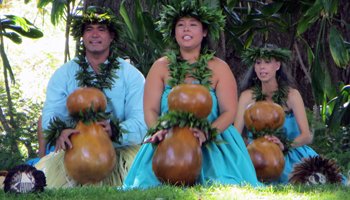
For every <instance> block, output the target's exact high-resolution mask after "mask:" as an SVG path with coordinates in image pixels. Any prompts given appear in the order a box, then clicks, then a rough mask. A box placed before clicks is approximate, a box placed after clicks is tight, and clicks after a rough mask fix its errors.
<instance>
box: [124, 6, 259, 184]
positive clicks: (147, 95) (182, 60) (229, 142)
mask: <svg viewBox="0 0 350 200" xmlns="http://www.w3.org/2000/svg"><path fill="white" fill-rule="evenodd" d="M161 17H162V18H161V21H160V23H159V29H160V31H161V32H162V33H163V36H164V37H165V38H164V39H165V41H172V42H173V44H174V46H175V48H174V51H171V52H169V53H168V54H167V55H166V56H164V57H162V58H160V59H158V60H157V61H156V62H155V63H154V64H153V66H152V68H151V69H150V71H149V73H148V75H147V78H146V84H145V92H144V113H145V121H146V123H147V125H148V127H149V128H151V127H154V126H155V124H156V123H157V120H158V119H159V116H162V115H164V114H166V113H167V112H168V105H167V98H168V95H169V93H170V91H171V89H172V88H173V87H174V86H176V85H178V84H181V83H195V84H201V85H204V86H207V87H208V88H209V90H210V94H211V97H212V101H213V105H212V110H211V113H210V115H209V116H208V118H207V119H208V121H210V123H211V127H213V128H216V129H217V130H218V132H219V134H218V135H217V136H216V137H215V141H221V142H220V143H218V142H215V141H211V140H210V141H209V140H208V141H207V140H206V138H208V135H206V134H207V133H204V132H203V131H201V130H199V129H197V128H193V129H192V131H193V134H194V136H195V137H196V138H198V140H199V144H203V143H205V144H203V145H202V146H201V150H202V155H203V159H202V168H201V171H200V175H199V177H198V178H197V180H196V184H202V185H210V184H215V183H218V184H239V185H241V184H242V185H243V184H250V185H253V186H258V185H261V183H260V182H259V181H258V180H257V177H256V173H255V170H254V166H253V164H252V161H251V160H250V157H249V154H248V151H247V149H246V147H245V144H244V141H243V139H242V137H241V135H240V134H239V133H238V132H237V130H236V129H235V128H234V127H233V126H232V122H233V118H234V116H235V113H236V106H237V88H236V81H235V78H234V75H233V74H232V72H231V69H230V67H229V66H228V65H227V64H226V63H225V62H224V61H222V60H220V59H219V58H217V57H215V56H214V53H213V52H210V51H208V50H206V44H205V40H206V38H207V37H212V38H213V39H217V38H218V36H219V31H220V30H222V27H223V25H224V18H223V16H222V14H221V12H220V11H217V10H214V9H209V8H207V7H205V6H201V5H197V4H196V3H195V1H184V2H182V3H181V4H178V5H174V6H173V5H168V6H166V7H164V10H163V12H162V14H161ZM198 72H199V73H198ZM167 133H168V130H167V129H163V130H158V131H156V133H155V134H153V135H152V136H150V137H148V138H147V139H146V140H145V143H144V144H143V145H142V146H141V148H140V150H139V152H138V154H137V155H136V158H135V160H134V163H133V165H132V167H131V169H130V171H129V173H128V175H127V177H126V179H125V181H124V184H123V188H124V189H131V188H142V189H144V188H149V187H155V186H159V185H161V184H162V183H161V182H160V181H159V180H158V178H157V177H156V176H155V174H154V172H153V170H152V158H153V154H154V152H155V150H156V147H154V144H153V143H156V142H161V141H162V140H163V138H164V136H165V135H166V134H167Z"/></svg>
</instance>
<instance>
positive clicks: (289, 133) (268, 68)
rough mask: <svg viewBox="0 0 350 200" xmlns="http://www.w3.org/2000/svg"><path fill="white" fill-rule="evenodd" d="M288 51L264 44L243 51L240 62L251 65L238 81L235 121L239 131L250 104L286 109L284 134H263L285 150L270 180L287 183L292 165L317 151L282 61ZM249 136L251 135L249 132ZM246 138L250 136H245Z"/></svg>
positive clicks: (242, 127)
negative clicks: (278, 173) (279, 167)
mask: <svg viewBox="0 0 350 200" xmlns="http://www.w3.org/2000/svg"><path fill="white" fill-rule="evenodd" d="M290 56H291V52H290V51H289V50H287V49H282V48H278V47H276V46H275V45H272V44H266V45H264V46H263V47H261V48H250V49H247V50H246V51H245V52H244V53H243V56H242V58H243V62H244V63H245V64H246V65H248V66H250V68H249V69H248V71H247V73H246V75H245V77H244V79H243V81H242V82H241V91H242V92H241V94H240V97H239V103H238V113H237V116H236V118H235V121H234V125H235V127H236V128H237V130H238V131H239V132H241V133H242V132H243V129H244V112H245V110H246V108H247V106H248V105H249V104H252V103H254V102H256V101H261V100H267V101H270V102H274V103H277V104H279V105H281V106H282V107H283V109H284V111H285V113H286V115H285V121H284V124H283V129H282V131H280V133H282V134H283V136H278V137H277V136H272V135H265V136H264V137H265V138H267V139H268V140H270V141H272V142H274V143H276V144H277V145H278V146H279V147H280V148H281V150H282V151H283V152H284V159H285V166H284V169H283V172H282V174H281V176H280V177H279V179H278V180H276V181H274V182H273V184H287V183H288V181H289V178H290V175H291V173H292V171H293V167H294V166H295V165H296V164H299V163H301V162H302V161H303V159H305V158H312V157H315V156H318V154H317V153H316V152H315V151H314V150H313V149H312V148H310V147H309V146H307V144H310V143H311V142H312V135H311V132H310V128H309V124H308V120H307V117H306V111H305V107H304V102H303V100H302V97H301V95H300V93H299V91H298V90H297V89H295V88H296V87H295V84H294V81H293V79H292V78H291V77H290V75H289V73H288V72H287V69H286V65H285V62H286V61H288V60H289V59H290ZM248 135H250V136H248V137H250V139H251V137H252V134H251V133H248ZM248 141H249V140H248Z"/></svg>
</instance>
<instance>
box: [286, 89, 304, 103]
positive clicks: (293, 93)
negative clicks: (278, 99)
mask: <svg viewBox="0 0 350 200" xmlns="http://www.w3.org/2000/svg"><path fill="white" fill-rule="evenodd" d="M298 99H301V94H300V92H299V91H298V90H297V89H295V88H289V92H288V100H292V101H295V100H298Z"/></svg>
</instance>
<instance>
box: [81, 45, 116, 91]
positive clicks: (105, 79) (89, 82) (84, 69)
mask: <svg viewBox="0 0 350 200" xmlns="http://www.w3.org/2000/svg"><path fill="white" fill-rule="evenodd" d="M111 49H112V48H111ZM77 57H78V60H76V61H75V62H76V63H77V64H78V65H79V66H80V69H79V71H78V72H77V74H76V75H75V78H76V79H77V80H78V85H79V86H80V87H95V88H98V89H100V90H103V89H112V86H113V84H114V81H115V79H117V78H118V76H117V75H116V73H115V72H116V71H117V70H118V69H119V62H118V60H117V58H118V56H117V54H116V53H115V52H114V51H111V53H110V55H109V57H108V60H107V62H106V63H102V64H100V65H99V67H100V71H99V73H95V72H94V71H93V70H89V66H90V65H89V63H88V61H87V59H86V58H85V49H84V48H83V47H82V48H80V49H79V51H78V55H77Z"/></svg>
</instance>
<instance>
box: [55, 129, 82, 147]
mask: <svg viewBox="0 0 350 200" xmlns="http://www.w3.org/2000/svg"><path fill="white" fill-rule="evenodd" d="M78 133H79V131H78V130H76V129H64V130H63V131H62V132H61V135H60V137H58V139H57V140H56V147H55V152H57V151H60V150H67V149H71V148H72V147H73V145H72V142H71V141H70V136H71V135H73V134H78Z"/></svg>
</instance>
